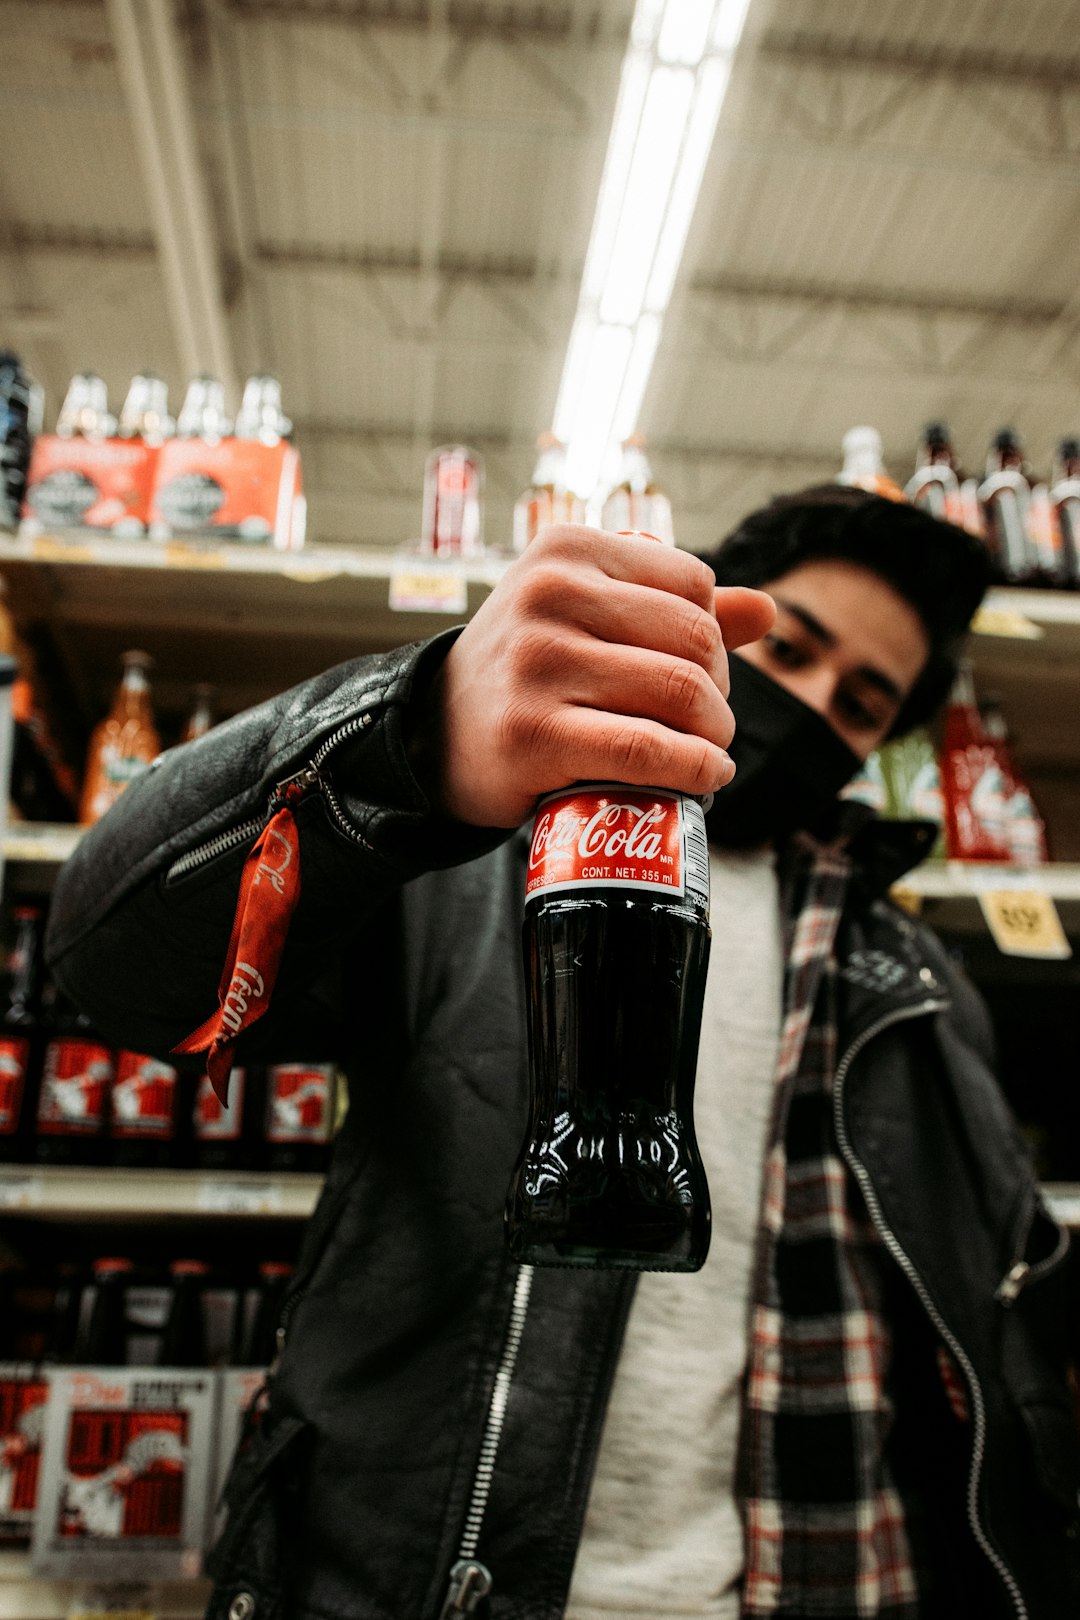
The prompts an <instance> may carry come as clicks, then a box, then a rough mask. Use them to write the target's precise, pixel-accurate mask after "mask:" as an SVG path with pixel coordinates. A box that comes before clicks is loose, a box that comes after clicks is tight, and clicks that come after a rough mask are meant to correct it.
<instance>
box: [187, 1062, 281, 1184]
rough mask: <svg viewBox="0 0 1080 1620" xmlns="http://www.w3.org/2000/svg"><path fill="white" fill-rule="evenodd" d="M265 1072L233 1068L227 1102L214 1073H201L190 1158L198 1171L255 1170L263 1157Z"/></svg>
mask: <svg viewBox="0 0 1080 1620" xmlns="http://www.w3.org/2000/svg"><path fill="white" fill-rule="evenodd" d="M261 1082H262V1075H261V1073H260V1071H259V1070H257V1069H251V1068H237V1069H233V1070H232V1072H231V1073H230V1075H229V1100H228V1103H223V1102H222V1101H221V1098H220V1097H219V1096H218V1094H217V1092H216V1091H215V1090H214V1087H213V1085H212V1083H211V1080H210V1076H209V1075H207V1074H203V1075H200V1077H199V1079H198V1081H197V1083H196V1086H195V1097H194V1101H193V1105H192V1113H191V1151H190V1154H189V1159H190V1162H191V1164H192V1165H193V1167H194V1168H195V1169H197V1170H253V1169H255V1168H256V1167H257V1166H258V1163H259V1160H260V1158H261V1156H262V1147H263V1143H262V1125H263V1121H262V1111H261V1109H260V1106H259V1102H260V1096H261V1091H262V1084H261Z"/></svg>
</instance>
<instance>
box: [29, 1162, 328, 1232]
mask: <svg viewBox="0 0 1080 1620" xmlns="http://www.w3.org/2000/svg"><path fill="white" fill-rule="evenodd" d="M321 1186H322V1177H321V1176H317V1175H299V1174H296V1175H278V1176H274V1175H262V1174H259V1173H258V1172H255V1171H248V1172H240V1171H237V1172H235V1173H233V1172H229V1171H219V1172H216V1173H210V1172H207V1171H201V1170H144V1169H114V1168H100V1169H98V1168H93V1167H91V1166H78V1165H72V1166H66V1165H65V1166H59V1165H37V1164H8V1165H0V1212H2V1213H3V1214H6V1215H20V1216H29V1217H32V1218H34V1219H36V1220H59V1221H72V1220H81V1221H139V1220H145V1219H183V1220H192V1219H200V1218H207V1217H212V1216H220V1215H231V1216H247V1217H263V1218H265V1217H276V1218H278V1219H286V1220H302V1219H305V1218H306V1217H307V1216H308V1215H310V1214H311V1211H312V1210H313V1208H314V1207H315V1201H316V1199H317V1197H318V1195H319V1190H320V1188H321Z"/></svg>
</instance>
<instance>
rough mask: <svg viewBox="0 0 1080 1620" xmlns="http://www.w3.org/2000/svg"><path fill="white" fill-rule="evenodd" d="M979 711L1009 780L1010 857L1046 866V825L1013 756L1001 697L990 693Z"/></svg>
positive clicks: (1021, 862)
mask: <svg viewBox="0 0 1080 1620" xmlns="http://www.w3.org/2000/svg"><path fill="white" fill-rule="evenodd" d="M979 712H980V716H981V718H982V723H983V730H984V732H985V734H986V736H987V738H988V740H989V742H990V744H991V746H992V747H993V750H994V753H995V755H996V757H997V761H998V765H999V767H1000V769H1001V774H1002V776H1003V777H1004V779H1005V817H1004V834H1005V842H1006V844H1007V845H1008V848H1009V856H1010V859H1012V860H1013V861H1015V863H1016V864H1017V866H1042V865H1043V864H1044V862H1045V861H1046V860H1047V859H1048V853H1047V847H1046V826H1045V823H1044V822H1043V819H1042V817H1041V816H1040V814H1039V812H1038V810H1037V809H1036V807H1035V800H1034V799H1033V798H1032V795H1031V789H1030V788H1029V787H1028V785H1027V782H1026V781H1025V780H1024V777H1023V775H1022V774H1021V772H1020V768H1019V766H1018V765H1017V763H1016V759H1015V757H1014V755H1013V751H1012V746H1011V743H1010V740H1009V728H1008V725H1007V724H1006V721H1005V713H1004V710H1003V709H1002V706H1001V699H1000V698H999V697H998V696H997V695H996V694H994V695H991V694H990V693H987V695H986V696H985V697H984V698H982V699H981V700H980V702H979Z"/></svg>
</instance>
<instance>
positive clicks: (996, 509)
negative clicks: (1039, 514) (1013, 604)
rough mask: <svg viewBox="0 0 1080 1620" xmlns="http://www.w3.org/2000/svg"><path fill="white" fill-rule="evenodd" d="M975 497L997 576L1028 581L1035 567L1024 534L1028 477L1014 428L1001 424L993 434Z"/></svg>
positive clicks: (1012, 581) (1010, 581)
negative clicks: (984, 522) (983, 518)
mask: <svg viewBox="0 0 1080 1620" xmlns="http://www.w3.org/2000/svg"><path fill="white" fill-rule="evenodd" d="M979 500H980V502H981V504H982V508H983V512H984V514H985V518H986V533H987V540H988V543H989V546H990V550H991V553H992V555H993V558H994V564H995V570H996V573H997V575H998V578H999V579H1001V580H1002V581H1003V582H1004V583H1005V584H1007V585H1026V584H1029V583H1030V582H1031V580H1032V578H1033V577H1034V575H1035V574H1036V572H1037V567H1038V559H1037V557H1036V556H1035V555H1034V548H1033V547H1032V545H1031V541H1030V538H1029V534H1028V517H1029V507H1030V505H1031V481H1030V479H1029V478H1028V476H1027V469H1026V464H1025V461H1024V450H1023V445H1022V444H1021V441H1020V435H1019V434H1018V433H1017V432H1016V430H1015V429H1014V428H1002V429H1001V430H1000V431H999V432H998V433H996V434H995V435H994V439H993V443H992V444H991V446H990V450H989V452H988V454H987V457H986V477H985V479H984V480H983V482H982V484H981V485H980V486H979Z"/></svg>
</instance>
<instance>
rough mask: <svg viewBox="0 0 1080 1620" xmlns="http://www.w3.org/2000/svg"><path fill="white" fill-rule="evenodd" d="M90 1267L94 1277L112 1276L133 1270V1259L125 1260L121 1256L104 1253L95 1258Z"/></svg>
mask: <svg viewBox="0 0 1080 1620" xmlns="http://www.w3.org/2000/svg"><path fill="white" fill-rule="evenodd" d="M91 1269H92V1270H93V1273H94V1276H95V1277H113V1276H118V1275H119V1274H120V1273H121V1272H127V1271H134V1270H135V1265H134V1262H133V1261H131V1260H125V1259H123V1257H122V1256H119V1255H106V1256H104V1257H103V1258H102V1259H100V1260H95V1261H94V1263H93V1267H92V1268H91Z"/></svg>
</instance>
